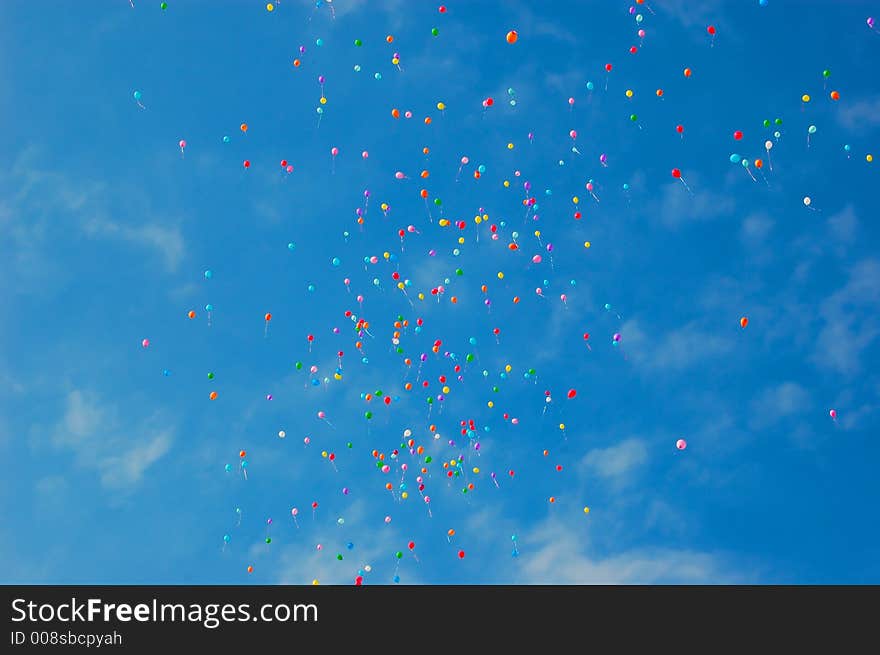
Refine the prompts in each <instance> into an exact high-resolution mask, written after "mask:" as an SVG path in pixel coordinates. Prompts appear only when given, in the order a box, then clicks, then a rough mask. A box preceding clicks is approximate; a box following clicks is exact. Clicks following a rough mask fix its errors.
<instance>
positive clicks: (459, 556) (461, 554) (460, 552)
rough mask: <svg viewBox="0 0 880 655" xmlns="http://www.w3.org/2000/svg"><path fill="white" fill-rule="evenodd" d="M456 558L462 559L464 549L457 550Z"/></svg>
mask: <svg viewBox="0 0 880 655" xmlns="http://www.w3.org/2000/svg"><path fill="white" fill-rule="evenodd" d="M458 559H464V551H463V550H460V551H458Z"/></svg>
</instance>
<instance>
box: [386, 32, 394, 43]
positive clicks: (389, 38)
mask: <svg viewBox="0 0 880 655" xmlns="http://www.w3.org/2000/svg"><path fill="white" fill-rule="evenodd" d="M385 40H386V41H388V43H392V42H393V41H394V36H393V35H391V34H389V35H388V36H386V37H385Z"/></svg>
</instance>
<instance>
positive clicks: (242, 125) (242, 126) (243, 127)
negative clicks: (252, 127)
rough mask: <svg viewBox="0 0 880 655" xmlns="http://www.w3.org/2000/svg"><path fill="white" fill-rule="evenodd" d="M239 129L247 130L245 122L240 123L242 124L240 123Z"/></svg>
mask: <svg viewBox="0 0 880 655" xmlns="http://www.w3.org/2000/svg"><path fill="white" fill-rule="evenodd" d="M241 131H242V132H247V123H242V124H241Z"/></svg>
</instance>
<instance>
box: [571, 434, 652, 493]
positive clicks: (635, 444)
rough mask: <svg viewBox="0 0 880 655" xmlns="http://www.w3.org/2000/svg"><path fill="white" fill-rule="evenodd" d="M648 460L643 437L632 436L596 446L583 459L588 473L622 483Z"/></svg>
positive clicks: (582, 463)
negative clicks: (612, 444) (606, 445)
mask: <svg viewBox="0 0 880 655" xmlns="http://www.w3.org/2000/svg"><path fill="white" fill-rule="evenodd" d="M647 461H648V448H647V446H646V445H645V442H644V441H643V440H642V439H637V438H630V439H626V440H625V441H622V442H620V443H619V444H615V445H614V446H609V447H608V448H595V449H593V450H591V451H590V452H588V453H587V454H586V455H585V456H584V458H583V460H582V461H581V468H582V470H583V471H584V472H585V473H586V474H588V475H589V474H593V475H597V476H599V477H600V478H602V479H603V480H605V481H606V482H611V483H612V484H615V485H622V484H625V483H627V482H629V481H631V478H632V476H633V475H634V474H635V473H636V472H637V471H638V470H639V469H641V468H642V467H643V466H644V465H645V463H646V462H647Z"/></svg>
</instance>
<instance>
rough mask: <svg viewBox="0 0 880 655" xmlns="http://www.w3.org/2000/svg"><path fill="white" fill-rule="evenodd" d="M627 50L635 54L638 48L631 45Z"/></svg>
mask: <svg viewBox="0 0 880 655" xmlns="http://www.w3.org/2000/svg"><path fill="white" fill-rule="evenodd" d="M629 51H630V53H632V54H636V53H637V52H638V51H639V49H638V48H637V47H635V46H632V47H631V48H630V49H629Z"/></svg>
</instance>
